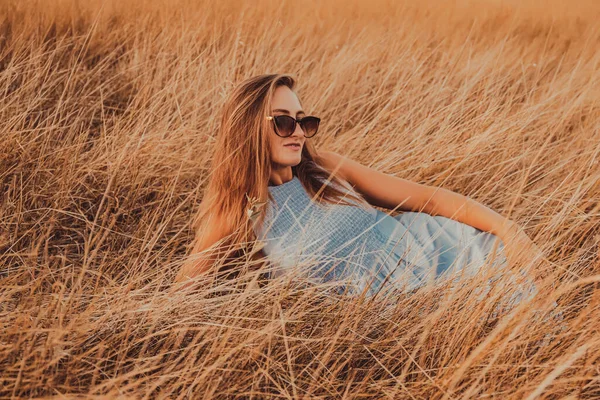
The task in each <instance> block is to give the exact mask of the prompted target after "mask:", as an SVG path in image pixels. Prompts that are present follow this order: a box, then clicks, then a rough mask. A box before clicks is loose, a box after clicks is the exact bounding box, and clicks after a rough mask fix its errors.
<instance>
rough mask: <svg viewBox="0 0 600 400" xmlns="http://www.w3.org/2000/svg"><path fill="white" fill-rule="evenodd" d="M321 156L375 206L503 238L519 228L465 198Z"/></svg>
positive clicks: (333, 155)
mask: <svg viewBox="0 0 600 400" xmlns="http://www.w3.org/2000/svg"><path fill="white" fill-rule="evenodd" d="M319 156H320V157H319V161H321V163H322V164H323V165H324V166H325V167H326V168H327V169H329V170H331V171H333V170H336V169H337V171H338V173H339V174H340V175H341V176H342V177H343V178H344V179H346V180H347V181H348V182H349V183H350V184H351V185H352V186H353V187H354V189H356V191H357V192H359V193H360V194H362V196H363V197H364V198H365V199H366V200H367V201H368V202H369V203H370V204H372V205H375V206H378V207H383V208H388V209H399V210H403V211H419V212H425V213H427V214H431V215H441V216H442V217H446V218H450V219H454V220H457V221H459V222H462V223H465V224H467V225H470V226H473V227H475V228H477V229H480V230H482V231H486V232H491V233H493V234H495V235H497V236H500V237H504V236H505V235H506V234H508V231H509V230H514V229H515V228H516V224H515V223H514V222H512V221H510V220H509V219H507V218H504V217H503V216H502V215H500V214H498V213H497V212H495V211H493V210H491V209H489V208H488V207H486V206H484V205H483V204H480V203H478V202H476V201H475V200H473V199H470V198H468V197H465V196H463V195H461V194H458V193H455V192H452V191H450V190H447V189H444V188H439V187H433V186H428V185H423V184H419V183H416V182H411V181H409V180H406V179H402V178H397V177H395V176H392V175H388V174H385V173H383V172H380V171H377V170H375V169H372V168H369V167H366V166H364V165H362V164H360V163H358V162H356V161H353V160H351V159H349V158H347V157H344V156H342V155H339V154H337V153H334V152H332V151H320V152H319Z"/></svg>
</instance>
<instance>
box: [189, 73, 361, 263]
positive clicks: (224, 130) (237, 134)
mask: <svg viewBox="0 0 600 400" xmlns="http://www.w3.org/2000/svg"><path fill="white" fill-rule="evenodd" d="M282 85H285V86H287V87H289V88H290V89H291V90H294V88H295V86H296V81H295V79H294V78H293V77H292V76H291V75H288V74H266V75H258V76H254V77H251V78H249V79H246V80H244V81H243V82H241V83H240V84H239V85H238V86H237V87H236V88H235V89H234V90H233V92H232V93H231V95H230V96H229V98H228V99H227V100H226V102H225V103H224V105H223V109H222V114H221V125H220V127H219V130H218V134H217V141H216V145H215V148H214V153H213V158H212V160H211V168H210V171H211V172H210V177H209V182H208V185H207V188H206V190H205V193H204V197H203V200H202V204H201V206H200V209H199V210H198V212H197V214H196V216H195V218H194V221H193V223H192V226H193V229H194V230H195V232H196V240H198V239H199V238H200V237H202V236H203V235H204V234H205V233H206V232H207V231H208V230H210V229H214V227H213V226H211V224H210V221H215V220H218V221H220V223H221V224H223V225H222V226H221V227H220V229H222V230H224V231H225V232H228V233H229V236H228V238H229V240H227V241H226V243H228V244H229V246H230V247H231V246H233V253H231V254H230V255H231V256H233V257H234V258H235V257H239V256H241V255H243V253H244V252H247V251H248V244H249V243H253V242H254V241H255V240H256V235H255V233H254V231H253V229H252V226H253V224H258V226H262V224H263V221H264V216H265V213H264V212H262V213H260V214H259V216H258V217H257V219H256V220H255V222H254V223H253V224H251V223H249V221H248V219H249V217H248V215H247V212H246V210H247V209H248V207H249V204H248V203H249V202H248V198H251V199H252V198H255V199H258V200H259V201H260V202H266V201H267V199H268V200H269V201H273V198H272V196H271V194H270V193H269V190H268V183H269V178H270V175H271V154H270V153H269V136H268V135H270V134H271V131H272V129H273V128H272V125H271V124H272V122H271V121H269V120H267V119H266V117H267V115H270V114H271V113H270V110H271V99H272V97H273V93H274V92H275V89H277V87H279V86H282ZM321 134H323V133H322V132H321ZM320 160H321V157H320V156H319V154H318V152H317V150H316V149H315V147H314V145H313V143H312V142H311V140H306V141H305V145H304V148H303V149H302V153H301V161H300V163H299V164H298V165H296V166H293V167H292V173H293V175H295V176H297V177H298V179H299V180H300V182H301V183H302V185H303V186H304V188H305V189H306V191H307V193H308V194H309V195H310V197H311V198H313V199H314V200H315V201H317V202H318V203H328V204H348V205H350V203H348V202H347V201H345V200H343V199H342V197H343V196H346V197H349V198H350V199H351V200H354V201H356V202H358V203H359V204H361V203H362V204H368V203H367V202H366V200H365V199H364V198H363V197H362V196H361V195H360V194H359V193H357V192H356V191H353V190H352V187H351V186H350V185H349V183H348V182H347V181H345V180H343V179H342V178H340V177H338V176H336V175H332V174H331V172H330V171H328V170H327V169H325V168H324V167H323V166H322V164H321V162H320ZM327 180H329V183H330V184H327V182H326V181H327ZM332 184H334V185H339V186H342V187H345V188H346V189H347V190H346V191H341V190H338V189H337V188H336V187H334V185H332ZM352 205H355V204H352ZM263 210H264V208H263ZM215 216H218V218H216V219H213V218H211V217H215ZM259 256H261V257H265V254H264V253H263V252H262V250H259Z"/></svg>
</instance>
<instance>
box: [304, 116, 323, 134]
mask: <svg viewBox="0 0 600 400" xmlns="http://www.w3.org/2000/svg"><path fill="white" fill-rule="evenodd" d="M320 122H321V120H320V119H319V118H317V117H304V118H303V119H302V129H304V135H306V137H312V136H314V135H315V134H316V133H317V130H318V129H319V123H320Z"/></svg>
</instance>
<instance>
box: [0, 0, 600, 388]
mask: <svg viewBox="0 0 600 400" xmlns="http://www.w3.org/2000/svg"><path fill="white" fill-rule="evenodd" d="M145 3H146V2H142V1H137V2H135V1H125V2H123V1H86V2H76V1H51V2H47V1H38V2H33V1H25V2H23V1H18V0H11V1H8V0H7V1H5V2H2V3H1V4H0V10H1V14H0V15H1V18H2V20H1V25H0V93H1V95H0V110H1V111H0V116H1V118H0V135H1V136H0V137H1V140H0V183H1V186H0V196H1V202H0V203H1V209H0V249H1V256H0V260H1V261H0V262H1V263H0V274H1V275H0V287H1V288H0V315H1V317H0V322H1V323H2V331H1V335H0V393H1V396H2V397H3V398H9V397H41V396H57V397H60V398H70V397H76V396H80V395H88V396H95V395H98V396H105V397H120V398H146V397H173V398H186V397H188V398H211V397H216V398H233V397H244V398H281V397H285V398H290V397H292V398H303V397H306V398H308V397H310V398H414V399H423V398H439V399H454V398H469V397H479V398H488V397H496V398H526V399H531V398H538V397H541V398H558V397H566V398H594V397H598V396H600V381H599V380H600V377H599V376H600V372H599V369H598V364H599V362H600V360H599V358H600V334H599V329H600V322H599V318H598V313H599V312H600V292H599V290H598V281H599V279H600V275H599V273H600V254H599V253H600V251H599V245H598V244H599V242H600V232H599V230H600V202H599V199H600V185H599V180H600V163H599V160H600V144H599V143H600V128H599V127H600V112H599V108H598V105H599V100H600V73H599V61H600V51H599V50H600V31H599V28H600V24H599V23H598V21H600V18H599V17H600V6H599V5H598V3H597V2H594V1H578V2H566V1H565V2H560V1H557V0H549V1H544V2H541V1H538V2H534V1H517V0H514V1H513V0H508V1H480V2H474V1H467V0H456V1H453V2H442V1H439V2H436V1H423V2H418V3H417V2H408V1H388V2H385V1H383V0H370V1H363V2H358V1H341V0H340V1H335V0H331V1H324V2H320V1H296V2H278V1H265V0H261V1H256V2H245V3H242V2H239V3H238V2H233V1H219V2H214V3H210V2H205V1H196V2H192V1H166V0H165V1H155V2H152V3H151V4H145ZM273 72H286V73H292V74H294V75H295V76H296V77H297V78H298V81H299V87H298V91H299V93H300V96H301V100H302V103H303V107H304V108H305V109H306V110H308V111H310V113H314V114H316V115H319V116H320V117H321V118H322V121H323V124H322V128H321V133H320V134H319V135H317V136H316V137H315V138H314V139H313V140H315V142H316V143H318V145H319V146H320V147H321V148H324V149H328V150H334V151H338V152H340V153H342V154H346V155H347V156H349V157H351V158H353V159H355V160H357V161H360V162H362V163H364V164H366V165H369V166H371V167H373V168H376V169H379V170H381V171H383V172H386V173H389V174H393V175H396V176H400V177H403V178H406V179H411V180H414V181H419V182H421V183H425V184H430V185H437V186H442V187H445V188H448V189H451V190H454V191H457V192H459V193H462V194H464V195H467V196H470V197H472V198H475V199H477V200H478V201H480V202H482V203H484V204H486V205H487V206H489V207H491V208H493V209H494V210H496V211H498V212H500V213H502V214H503V215H505V216H507V217H509V218H511V219H512V220H514V221H517V222H518V223H519V224H520V225H521V226H523V227H524V228H525V230H526V231H527V232H528V234H529V235H530V236H531V237H532V238H533V240H534V241H535V242H536V243H537V244H538V245H539V246H540V248H542V249H543V251H544V254H545V255H546V256H547V258H548V260H549V261H550V265H551V266H552V268H551V269H548V268H546V269H545V270H544V271H538V272H540V273H541V274H542V275H544V276H546V278H547V280H546V281H544V282H545V283H543V284H542V285H540V286H539V293H538V295H537V296H536V297H535V298H534V299H532V300H531V301H528V302H523V303H520V304H519V305H510V304H508V303H507V301H506V299H507V298H509V297H510V295H511V291H513V290H514V288H511V287H510V286H503V287H500V286H498V287H495V288H494V289H493V290H492V292H491V293H490V294H489V295H488V296H487V297H486V298H485V299H484V300H482V301H479V300H478V299H477V296H476V295H475V289H476V288H477V287H478V286H479V285H481V284H482V283H483V282H484V279H485V276H483V275H482V276H480V277H476V278H474V279H473V280H471V281H468V282H467V283H466V284H465V285H464V286H463V287H462V288H460V289H458V290H455V291H449V290H445V289H443V288H440V289H439V290H436V291H431V292H426V291H421V292H417V293H414V294H413V295H407V294H405V293H395V294H394V295H393V296H388V297H379V296H378V297H376V298H374V299H372V300H371V301H369V300H368V299H363V298H352V297H343V296H334V295H332V294H331V293H330V291H328V290H326V289H327V288H324V287H321V286H305V285H299V284H298V282H297V281H291V282H288V281H286V280H285V279H277V280H274V281H273V282H270V283H269V284H268V285H266V286H263V287H261V288H260V289H258V290H256V289H251V288H250V287H249V286H247V285H245V284H244V282H247V281H248V279H246V278H242V279H240V280H239V281H237V282H230V281H228V282H221V283H215V284H214V285H209V283H208V282H207V283H206V286H205V287H204V288H203V289H199V290H198V291H197V292H195V293H194V294H193V295H187V296H185V295H183V294H181V293H174V292H172V291H170V290H169V285H170V284H171V280H172V278H173V277H174V275H175V274H176V272H177V269H178V268H179V266H180V265H181V262H182V261H183V258H184V256H185V255H186V252H187V251H188V249H189V245H190V243H191V241H192V239H193V232H192V231H191V230H190V222H191V217H192V216H193V213H194V212H195V211H196V210H197V207H198V205H199V203H200V201H201V199H202V193H203V188H204V187H205V183H206V179H207V178H208V176H209V174H210V171H208V170H207V168H208V165H209V159H210V157H211V148H212V144H213V141H214V135H215V132H216V128H217V123H218V116H219V115H218V113H219V110H220V105H221V103H222V102H223V100H224V98H225V96H226V95H227V94H228V93H229V91H230V90H231V88H232V86H233V85H234V84H236V83H237V82H239V81H240V80H242V79H244V78H246V77H248V76H251V75H254V74H261V73H273ZM240 135H243V132H240ZM544 265H548V264H547V263H546V264H544ZM540 268H542V267H540ZM324 289H325V290H324ZM553 302H556V304H557V305H554V303H553ZM498 310H501V311H500V312H498Z"/></svg>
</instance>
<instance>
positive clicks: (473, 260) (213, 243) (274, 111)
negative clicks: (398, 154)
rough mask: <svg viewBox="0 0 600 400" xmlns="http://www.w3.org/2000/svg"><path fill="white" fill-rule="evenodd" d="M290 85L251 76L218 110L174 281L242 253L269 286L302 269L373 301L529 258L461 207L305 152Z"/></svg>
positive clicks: (487, 216)
mask: <svg viewBox="0 0 600 400" xmlns="http://www.w3.org/2000/svg"><path fill="white" fill-rule="evenodd" d="M294 87H295V80H294V79H293V78H292V77H291V76H290V75H285V74H272V75H260V76H255V77H253V78H250V79H248V80H246V81H244V82H242V83H241V84H240V85H239V86H238V87H237V88H236V89H235V91H234V92H233V94H232V95H231V97H230V98H229V99H228V101H227V102H226V103H225V105H224V109H223V114H222V120H221V126H220V131H219V134H218V137H217V143H216V148H215V152H214V157H213V160H212V166H211V174H210V181H209V183H208V187H207V188H206V192H205V196H204V200H203V201H202V205H201V207H200V211H199V212H198V214H197V216H196V219H195V221H194V228H195V231H196V242H195V246H194V248H193V250H192V252H191V255H190V257H189V259H188V260H187V261H186V263H185V264H184V265H183V266H182V268H181V270H180V271H179V274H178V275H177V277H176V281H177V282H183V281H186V280H187V279H189V278H193V277H194V276H197V275H199V274H203V273H206V272H210V271H213V272H216V271H215V269H216V268H217V265H219V264H220V265H225V264H228V265H229V266H230V267H231V264H232V262H231V261H232V257H231V256H232V255H233V256H234V258H235V257H237V258H239V257H240V256H243V255H244V254H246V255H247V254H248V253H250V254H251V256H250V258H248V257H246V262H248V261H249V260H250V259H252V260H263V261H264V260H268V261H270V265H271V266H272V267H273V269H272V270H271V271H270V272H271V274H270V276H276V275H278V274H280V273H283V272H285V271H286V269H289V268H291V267H292V266H294V265H298V264H299V263H300V262H308V264H309V265H310V266H311V269H310V271H311V273H314V276H315V277H316V278H317V279H319V280H324V281H328V280H332V279H338V278H339V279H346V278H351V279H350V282H354V283H357V286H356V287H354V288H355V289H357V290H358V291H362V290H365V289H366V290H367V292H368V293H369V294H373V293H376V292H377V291H379V290H380V289H381V288H382V285H383V284H384V283H385V282H394V284H395V285H399V286H402V287H403V288H407V289H414V288H418V287H421V286H423V285H425V284H432V283H434V282H439V281H441V280H442V279H443V278H447V277H450V276H453V274H459V273H469V274H472V273H474V272H475V271H476V270H477V268H479V267H481V266H482V265H483V263H484V262H486V261H489V260H490V259H491V260H492V261H493V260H497V261H498V262H499V263H500V264H501V265H505V264H506V261H507V259H506V258H508V261H513V262H514V261H516V257H517V255H518V254H519V252H520V251H521V250H526V249H534V250H537V249H536V248H535V245H534V244H533V243H532V242H531V240H530V239H529V238H528V237H527V235H526V234H525V233H524V232H523V231H522V230H521V229H519V228H518V226H517V225H516V224H515V223H513V222H511V221H509V220H507V219H506V218H504V217H502V216H501V215H499V214H498V213H496V212H494V211H492V210H491V209H489V208H487V207H485V206H483V205H481V204H479V203H477V202H475V201H473V200H472V199H469V198H467V197H464V196H462V195H460V194H457V193H454V192H451V191H449V190H446V189H442V188H436V187H431V186H426V185H422V184H417V183H414V182H411V181H408V180H404V179H401V178H397V177H394V176H391V175H386V174H384V173H381V172H378V171H376V170H373V169H370V168H367V167H366V166H363V165H361V164H359V163H357V162H355V161H352V160H350V159H348V158H346V157H343V156H341V155H339V154H336V153H334V152H330V151H317V149H316V148H315V147H314V145H313V143H312V141H311V138H312V137H314V135H315V134H316V133H317V132H318V128H319V123H320V119H319V118H318V117H314V116H307V115H306V113H305V111H303V110H302V107H301V104H300V101H299V99H298V96H297V95H296V93H295V92H294ZM373 206H378V207H382V208H387V209H392V210H394V209H399V210H402V211H405V212H404V213H402V214H400V215H398V216H396V217H392V216H390V215H389V214H388V213H384V212H382V211H379V210H377V209H375V208H374V207H373ZM257 239H259V240H258V241H257ZM495 239H500V240H495ZM509 239H511V240H510V246H507V243H509ZM248 243H262V244H263V245H264V247H263V248H262V249H260V250H259V251H258V252H256V251H253V250H250V251H248V249H247V247H248V246H247V244H248ZM236 246H237V247H236ZM244 246H246V247H244ZM504 256H506V258H505V257H504ZM228 257H229V258H228ZM188 283H189V282H188Z"/></svg>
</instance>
